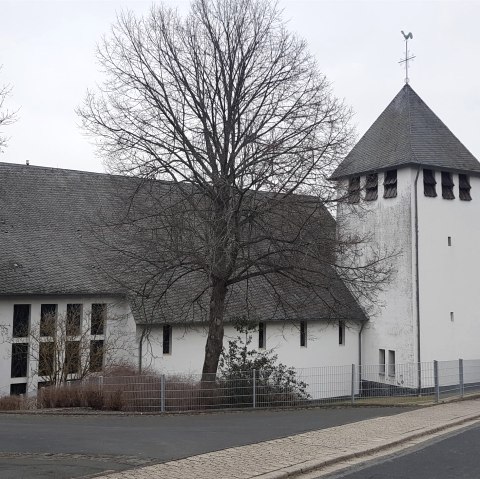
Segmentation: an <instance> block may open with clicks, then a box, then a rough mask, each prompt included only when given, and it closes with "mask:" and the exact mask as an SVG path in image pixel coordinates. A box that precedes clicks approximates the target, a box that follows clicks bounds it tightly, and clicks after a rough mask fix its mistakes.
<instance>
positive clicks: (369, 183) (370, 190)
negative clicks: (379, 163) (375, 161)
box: [365, 173, 378, 201]
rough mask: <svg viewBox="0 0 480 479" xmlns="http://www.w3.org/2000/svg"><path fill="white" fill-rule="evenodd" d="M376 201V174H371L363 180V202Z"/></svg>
mask: <svg viewBox="0 0 480 479" xmlns="http://www.w3.org/2000/svg"><path fill="white" fill-rule="evenodd" d="M377 199H378V173H371V174H369V175H367V177H366V179H365V201H375V200H377Z"/></svg>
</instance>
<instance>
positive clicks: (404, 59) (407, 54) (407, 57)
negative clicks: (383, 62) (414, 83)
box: [398, 30, 415, 83]
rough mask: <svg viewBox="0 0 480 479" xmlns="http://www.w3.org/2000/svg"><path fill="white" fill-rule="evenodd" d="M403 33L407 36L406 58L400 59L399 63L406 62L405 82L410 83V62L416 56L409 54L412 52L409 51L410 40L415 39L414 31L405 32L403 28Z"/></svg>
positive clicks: (404, 36)
mask: <svg viewBox="0 0 480 479" xmlns="http://www.w3.org/2000/svg"><path fill="white" fill-rule="evenodd" d="M402 35H403V38H405V58H403V59H402V60H400V61H399V62H398V63H405V83H408V81H409V79H408V62H409V61H410V60H413V59H414V58H415V55H413V56H409V54H410V52H409V51H408V40H409V39H410V40H411V39H413V35H412V32H410V33H408V34H405V32H404V31H403V30H402Z"/></svg>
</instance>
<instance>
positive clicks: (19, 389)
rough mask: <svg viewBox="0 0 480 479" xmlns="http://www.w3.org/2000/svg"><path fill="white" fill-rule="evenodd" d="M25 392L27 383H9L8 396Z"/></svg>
mask: <svg viewBox="0 0 480 479" xmlns="http://www.w3.org/2000/svg"><path fill="white" fill-rule="evenodd" d="M26 393H27V383H17V384H10V396H19V395H20V394H26Z"/></svg>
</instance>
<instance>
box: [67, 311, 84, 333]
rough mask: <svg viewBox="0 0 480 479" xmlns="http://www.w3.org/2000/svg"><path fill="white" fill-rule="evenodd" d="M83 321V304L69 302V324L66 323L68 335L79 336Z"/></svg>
mask: <svg viewBox="0 0 480 479" xmlns="http://www.w3.org/2000/svg"><path fill="white" fill-rule="evenodd" d="M81 321H82V305H81V304H67V324H66V325H65V332H66V333H67V336H78V335H79V334H80V324H81Z"/></svg>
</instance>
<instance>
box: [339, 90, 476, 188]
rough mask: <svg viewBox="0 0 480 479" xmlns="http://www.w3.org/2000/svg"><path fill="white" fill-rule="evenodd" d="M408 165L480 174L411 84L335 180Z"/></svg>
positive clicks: (386, 111) (377, 121) (368, 131)
mask: <svg viewBox="0 0 480 479" xmlns="http://www.w3.org/2000/svg"><path fill="white" fill-rule="evenodd" d="M406 165H421V166H423V167H426V168H431V169H442V170H448V171H458V172H466V173H472V174H478V175H480V163H479V162H478V160H477V159H476V158H475V157H474V156H473V155H472V154H471V153H470V152H469V151H468V150H467V148H465V146H464V145H463V144H462V143H461V142H460V140H459V139H458V138H457V137H456V136H455V135H454V134H453V133H452V132H451V131H450V130H449V129H448V128H447V127H446V126H445V124H444V123H443V122H442V121H441V120H440V118H438V116H437V115H435V113H433V111H432V110H430V108H429V107H428V106H427V105H426V104H425V102H424V101H423V100H422V99H421V98H420V97H419V96H418V95H417V94H416V93H415V91H414V90H413V88H412V87H411V86H410V85H409V84H408V83H407V84H406V85H405V86H404V87H403V88H402V89H401V90H400V92H399V93H398V95H397V96H396V97H395V98H394V99H393V100H392V102H391V103H390V104H389V105H388V106H387V108H385V110H384V111H383V113H382V114H381V115H380V116H379V117H378V118H377V120H376V121H375V122H374V123H373V125H372V126H371V127H370V128H369V129H368V130H367V132H366V133H365V135H363V137H362V138H361V139H360V141H359V142H358V143H357V144H356V145H355V146H354V147H353V149H352V151H351V152H350V153H349V154H348V155H347V156H346V158H345V159H344V160H343V161H342V163H341V164H340V165H339V166H338V167H337V169H336V170H335V171H334V173H333V175H332V177H331V178H332V179H334V180H338V179H340V178H344V177H348V176H353V175H359V174H365V173H369V172H377V171H381V170H386V169H391V168H398V167H401V166H406Z"/></svg>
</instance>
